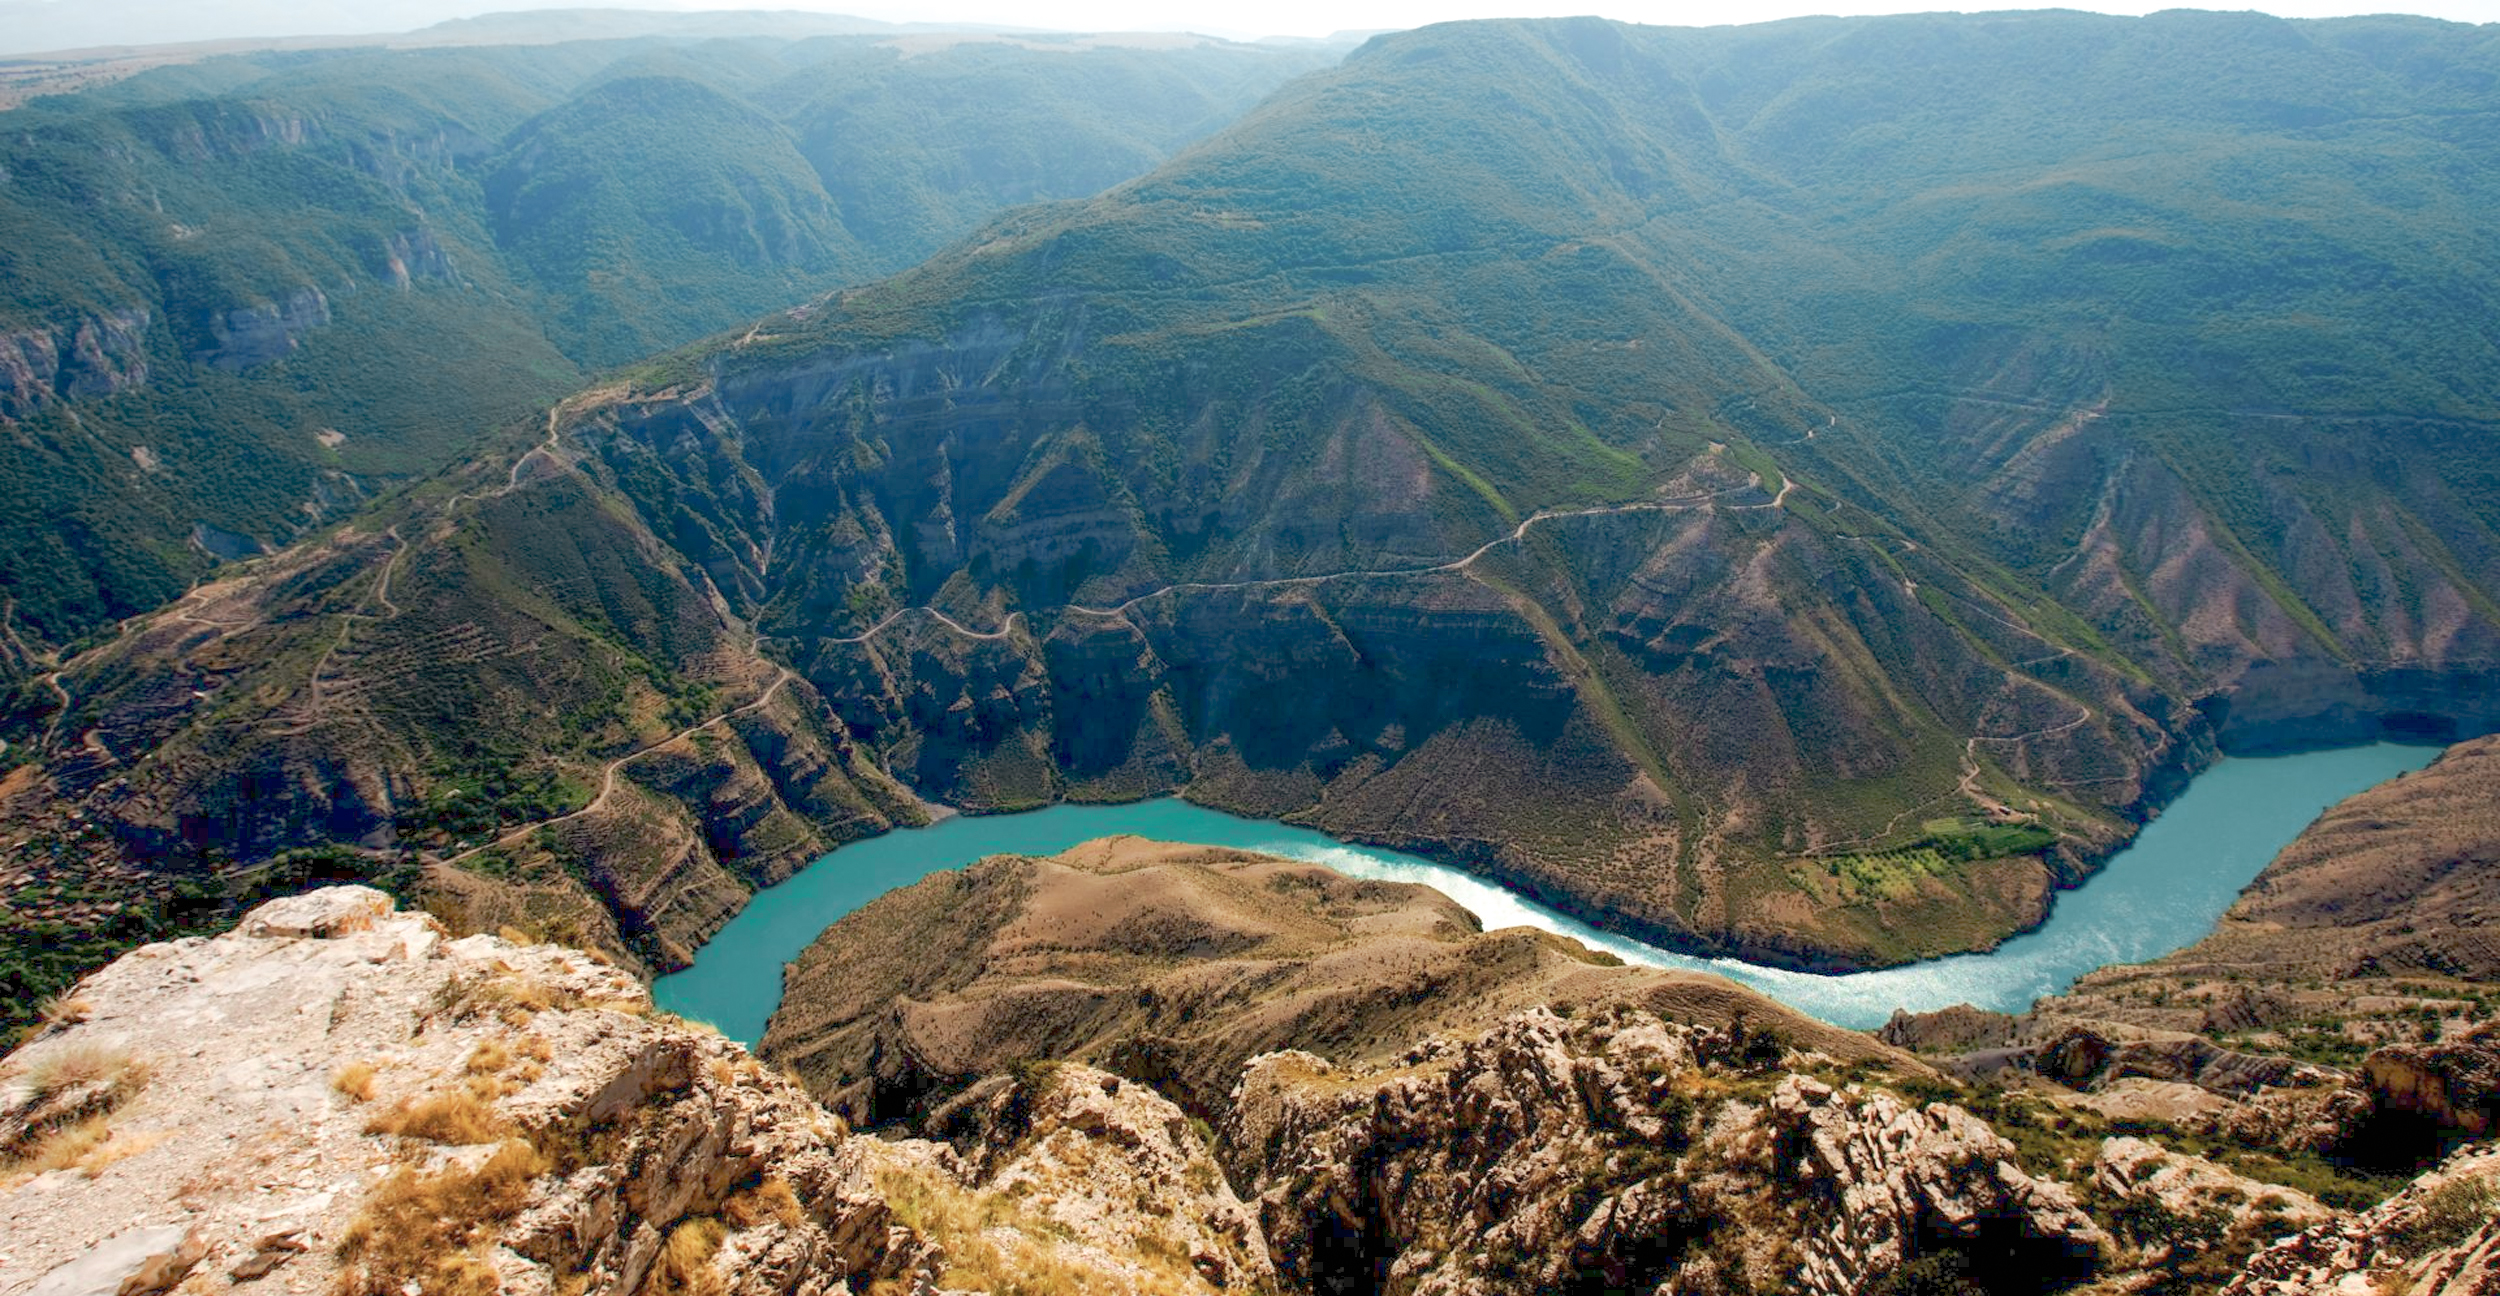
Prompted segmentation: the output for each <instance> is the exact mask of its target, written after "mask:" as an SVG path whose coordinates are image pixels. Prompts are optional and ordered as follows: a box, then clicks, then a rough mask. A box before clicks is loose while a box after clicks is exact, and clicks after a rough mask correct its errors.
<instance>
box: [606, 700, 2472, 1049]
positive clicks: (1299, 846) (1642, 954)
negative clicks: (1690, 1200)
mask: <svg viewBox="0 0 2500 1296" xmlns="http://www.w3.org/2000/svg"><path fill="white" fill-rule="evenodd" d="M2438 754H2439V749H2438V748H2436V747H2410V746H2399V745H2396V744H2393V743H2380V744H2377V745H2375V746H2368V747H2344V748H2338V749H2336V750H2333V751H2321V752H2307V753H2304V754H2301V755H2298V756H2268V757H2240V758H2234V759H2229V760H2225V761H2223V762H2221V763H2220V764H2218V765H2216V766H2214V767H2213V768H2212V769H2210V770H2207V771H2206V772H2205V773H2204V774H2203V775H2202V776H2200V777H2199V778H2197V780H2196V781H2195V783H2193V784H2192V785H2190V786H2189V788H2188V790H2187V791H2186V792H2185V793H2183V794H2181V796H2180V797H2179V799H2178V800H2177V801H2176V802H2173V803H2172V804H2171V806H2170V808H2169V809H2168V810H2167V811H2165V812H2164V813H2163V814H2162V815H2161V817H2160V818H2158V819H2155V820H2154V821H2153V822H2152V823H2151V824H2150V825H2148V826H2147V827H2146V828H2145V829H2144V831H2143V832H2142V833H2141V834H2140V835H2138V836H2137V838H2136V839H2135V841H2134V842H2133V843H2132V844H2130V845H2129V846H2128V847H2127V849H2126V850H2124V851H2122V852H2120V853H2119V854H2118V855H2116V856H2115V857H2113V858H2112V859H2111V860H2110V861H2109V863H2108V864H2106V865H2105V866H2103V867H2102V869H2101V871H2100V872H2098V873H2096V874H2094V875H2093V876H2092V878H2091V879H2090V880H2089V881H2087V882H2086V883H2085V884H2084V885H2083V886H2081V887H2079V888H2077V889H2075V890H2073V891H2068V892H2063V893H2061V894H2060V895H2059V896H2058V897H2057V903H2056V905H2055V907H2054V908H2053V909H2052V910H2051V911H2050V914H2049V920H2048V922H2047V923H2045V924H2043V925H2042V926H2041V927H2040V929H2039V930H2038V931H2035V932H2031V933H2029V934H2027V935H2022V936H2017V937H2015V938H2014V939H2012V940H2009V941H2007V942H2006V943H2005V944H2004V945H2003V946H2001V947H2000V948H1998V949H1997V950H1995V951H1994V952H1992V953H1987V954H1957V955H1954V956H1952V957H1950V958H1941V959H1935V960H1931V961H1929V962H1925V963H1914V964H1911V965H1909V966H1907V967H1899V968H1891V969H1887V970H1885V971H1881V972H1857V973H1851V974H1848V975H1845V976H1818V975H1815V974H1812V973H1806V972H1787V971H1782V970H1780V969H1777V968H1767V967H1760V966H1757V965H1754V964H1751V963H1742V962H1738V961H1736V960H1734V959H1705V958H1694V957H1692V956H1689V955H1684V954H1677V953H1673V952H1671V951H1668V950H1663V949H1659V948H1657V947H1655V946H1652V945H1647V944H1643V943H1642V942H1640V941H1636V940H1633V939H1631V938H1629V937H1626V936H1620V935H1616V934H1614V933H1611V932H1603V931H1599V930H1597V929H1596V928H1593V927H1590V926H1589V925H1588V924H1586V923H1583V922H1580V921H1579V920H1577V919H1574V918H1569V917H1565V916H1564V915H1562V914H1558V913H1556V912H1554V911H1553V910H1551V909H1547V908H1545V907H1544V906H1542V905H1539V904H1536V903H1534V902H1533V901H1529V900H1525V899H1522V898H1520V897H1518V896H1515V895H1513V894H1511V893H1510V892H1508V891H1505V890H1503V889H1502V888H1501V887H1499V886H1496V885H1494V884H1492V883H1490V882H1486V881H1484V880H1482V879H1480V878H1477V877H1474V876H1472V875H1470V874H1467V873H1463V872H1460V871H1459V870H1457V869H1453V868H1449V867H1447V866H1445V865H1440V864H1434V863H1432V862H1431V861H1429V860H1423V859H1418V858H1416V857H1415V856H1412V855H1404V854H1400V853H1398V852H1396V851H1388V850H1379V849H1376V848H1373V847H1369V846H1353V845H1348V844H1346V843H1344V842H1341V841H1338V840H1336V839H1335V838H1333V837H1330V836H1328V835H1326V834H1324V833H1320V832H1316V831H1314V830H1312V829H1309V828H1297V827H1294V826H1292V825H1290V824H1282V823H1276V822H1273V821H1271V820H1263V819H1242V818H1238V817H1236V816H1233V815H1228V814H1224V813H1222V812H1221V811H1216V810H1208V809H1205V808H1203V807H1200V806H1194V805H1191V804H1189V803H1188V802H1186V801H1181V800H1178V799H1174V798H1166V799H1164V800H1159V801H1143V802H1138V803H1136V804H1132V805H1121V806H1054V807H1051V808H1050V809H1047V810H1036V811H1033V812H1031V813H1028V814H1015V815H984V816H979V817H973V816H960V817H956V818H952V819H947V820H945V821H943V822H940V823H937V824H933V825H931V826H930V827H927V828H912V829H904V830H902V831H898V832H891V833H887V834H885V835H884V836H882V837H872V838H870V839H868V840H866V841H862V842H854V843H852V844H850V845H848V846H844V847H842V848H841V849H839V850H836V851H834V852H833V853H831V854H829V855H827V856H825V857H824V858H823V859H820V860H818V861H816V862H815V863H814V864H811V865H809V866H808V867H807V868H806V869H804V870H803V871H801V872H800V873H799V874H798V875H797V876H795V877H792V878H791V879H790V880H789V881H787V882H784V883H782V884H781V885H779V886H777V887H772V888H770V889H768V890H766V891H764V892H763V893H762V894H760V895H758V896H756V897H755V900H754V902H753V903H751V904H749V905H748V906H747V907H746V908H745V909H744V910H742V911H741V912H740V913H739V914H738V916H737V917H735V918H733V919H731V920H730V921H729V925H728V926H726V927H724V928H722V929H721V932H720V934H719V935H718V936H715V937H713V938H712V940H711V942H710V943H709V944H707V945H705V946H704V947H703V948H702V950H701V951H699V952H698V953H697V955H696V957H695V962H694V966H693V967H690V968H688V969H686V970H685V971H683V972H678V973H675V974H673V975H670V976H664V977H661V978H660V979H659V980H658V981H657V982H656V983H654V984H653V986H652V994H653V996H654V997H655V998H656V999H657V1000H658V1001H659V1004H660V1006H661V1007H663V1008H666V1009H668V1010H669V1011H672V1012H676V1013H681V1014H683V1015H685V1016H688V1017H693V1018H697V1019H699V1020H703V1021H708V1022H711V1023H712V1024H713V1025H716V1026H718V1027H720V1028H721V1030H722V1032H723V1033H725V1034H727V1035H729V1036H730V1037H731V1038H733V1039H738V1040H743V1041H745V1042H746V1043H747V1044H749V1045H753V1044H755V1043H756V1042H757V1041H759V1040H761V1039H762V1038H763V1036H764V1023H765V1021H766V1019H768V1018H770V1017H771V1016H772V1012H773V1008H774V1006H775V1005H776V1004H778V1003H779V1002H780V1000H781V969H782V965H783V964H785V963H787V962H789V961H790V960H792V959H795V958H797V957H798V955H799V951H801V950H803V949H805V948H807V946H808V944H809V942H811V941H813V940H815V939H816V937H817V935H818V933H820V932H822V931H823V930H824V929H825V928H826V927H827V926H829V925H831V924H832V923H833V921H834V920H835V919H837V918H840V917H841V916H842V915H844V914H847V913H849V912H851V911H852V910H854V909H857V908H859V907H860V906H861V905H864V904H866V903H868V902H869V901H870V900H873V899H875V898H877V897H878V896H880V895H883V894H884V893H886V892H887V891H890V890H892V889H894V888H895V887H899V886H907V885H909V884H911V883H913V882H917V881H919V880H920V879H921V878H923V877H925V876H927V875H929V874H930V873H933V872H937V871H940V870H943V869H955V868H962V867H963V866H965V865H967V864H970V863H972V862H973V861H974V860H977V859H980V858H982V857H983V856H985V855H998V854H1018V855H1049V854H1055V853H1057V852H1059V851H1063V850H1066V849H1067V848H1068V847H1070V846H1074V845H1076V844H1077V843H1079V842H1084V841H1091V840H1093V839H1094V838H1096V837H1107V836H1111V835H1113V834H1115V833H1132V834H1135V835H1137V836H1140V837H1151V838H1155V839H1157V840H1160V841H1175V842H1194V843H1198V844H1201V845H1207V846H1235V847H1240V848H1243V849H1246V850H1258V851H1266V852H1269V853H1271V854H1276V855H1285V856H1290V857H1292V858H1295V859H1305V860H1312V861H1315V862H1317V863H1321V864H1325V865H1327V866H1329V867H1330V868H1333V869H1336V870H1337V871H1339V872H1341V873H1348V874H1352V875H1354V876H1356V877H1367V878H1387V879H1390V880H1393V881H1398V882H1421V883H1424V884H1426V885H1428V886H1432V887H1436V888H1438V889H1439V890H1441V891H1442V892H1443V893H1444V894H1446V895H1448V896H1449V897H1450V898H1451V899H1453V900H1456V901H1457V902H1458V903H1459V904H1461V905H1463V906H1465V907H1466V908H1467V909H1468V910H1470V911H1471V912H1473V913H1474V914H1475V915H1476V916H1477V917H1478V918H1479V919H1482V920H1483V922H1484V925H1485V927H1486V928H1487V929H1492V928H1497V927H1512V926H1522V925H1524V926H1531V927H1542V928H1544V929H1545V930H1547V931H1553V932H1560V933H1562V934H1563V935H1566V936H1570V937H1573V938H1575V939H1578V940H1580V941H1583V942H1586V943H1587V944H1589V945H1591V946H1593V947H1595V948H1598V949H1603V950H1606V951H1608V952H1610V953H1613V954H1616V955H1619V956H1621V957H1622V958H1623V960H1624V961H1625V962H1628V963H1637V964H1642V965H1645V966H1650V967H1673V968H1697V969H1700V970H1702V971H1707V972H1717V973H1719V974H1721V975H1723V976H1727V977H1731V978H1733V979H1735V980H1738V981H1742V982H1744V983H1745V984H1747V985H1750V986H1753V987H1755V988H1756V989H1759V990H1761V991H1763V992H1764V993H1766V994H1769V995H1770V996H1772V997H1773V998H1776V999H1779V1000H1781V1001H1783V1002H1785V1003H1787V1004H1789V1005H1790V1006H1792V1007H1795V1008H1797V1009H1799V1010H1800V1011H1803V1012H1806V1013H1809V1014H1811V1015H1813V1016H1816V1017H1820V1018H1822V1019H1823V1020H1825V1021H1828V1022H1832V1023H1834V1024H1836V1025H1841V1026H1852V1027H1858V1028H1861V1029H1864V1028H1869V1027H1874V1026H1878V1025H1881V1024H1882V1023H1883V1021H1884V1019H1885V1018H1886V1017H1888V1016H1890V1015H1891V1014H1892V1010H1893V1009H1895V1008H1907V1009H1909V1010H1911V1011H1912V1012H1922V1011H1926V1010H1930V1009H1935V1008H1943V1007H1948V1006H1950V1005H1952V1004H1957V1003H1970V1004H1976V1005H1978V1006H1980V1007H1982V1008H1994V1009H1998V1010H2000V1011H2004V1012H2020V1011H2022V1010H2023V1009H2025V1008H2027V1007H2029V1006H2030V1005H2031V1001H2032V1000H2034V999H2036V998H2039V997H2040V996H2042V995H2047V994H2055V993H2057V992H2059V991H2061V990H2064V989H2065V988H2066V987H2068V986H2070V985H2072V984H2074V981H2075V978H2077V977H2079V976H2082V975H2083V974H2084V973H2086V972H2090V971H2092V970H2093V969H2095V968H2099V967H2102V966H2104V965H2106V964H2110V963H2138V962H2142V961H2144V960H2146V959H2150V958H2158V957H2160V956H2162V955H2164V954H2167V953H2169V952H2171V951H2172V950H2175V949H2178V948H2180V947H2182V946H2185V945H2190V944H2193V943H2195V942H2196V941H2197V940H2199V939H2200V938H2202V937H2203V936H2204V935H2205V933H2207V932H2209V931H2211V930H2212V929H2213V924H2214V920H2215V919H2216V918H2218V917H2220V916H2221V915H2222V911H2223V910H2225V909H2227V908H2229V907H2230V905H2231V901H2232V899H2233V898H2234V897H2236V896H2237V895H2238V894H2239V892H2240V889H2241V888H2242V887H2245V886H2247V885H2248V882H2249V880H2250V879H2251V878H2254V877H2255V876H2257V873H2258V870H2260V869H2263V868H2264V867H2265V866H2266V862H2267V861H2268V860H2271V859H2273V858H2274V856H2275V853H2276V852H2277V851H2280V850H2282V849H2283V847H2285V846H2287V845H2289V844H2290V843H2291V841H2292V839H2293V838H2295V837H2297V836H2299V835H2300V832H2301V830H2302V829H2303V828H2306V827H2308V826H2309V823H2310V821H2311V820H2313V819H2315V818H2317V816H2318V814H2319V812H2320V811H2323V810H2325V809H2326V808H2327V807H2328V806H2331V805H2333V804H2335V803H2336V802H2337V801H2340V800H2342V799H2344V798H2345V797H2347V796H2350V795H2352V794H2353V793H2355V792H2359V791H2361V790H2362V789H2364V788H2367V787H2370V786H2372V785H2374V784H2377V783H2380V782H2383V781H2385V780H2386V779H2389V778H2392V777H2394V776H2396V775H2398V774H2401V773H2404V772H2406V771H2409V770H2416V769H2420V768H2421V767H2422V766H2424V765H2427V764H2429V763H2430V762H2431V760H2432V759H2433V758H2434V757H2436V756H2437V755H2438Z"/></svg>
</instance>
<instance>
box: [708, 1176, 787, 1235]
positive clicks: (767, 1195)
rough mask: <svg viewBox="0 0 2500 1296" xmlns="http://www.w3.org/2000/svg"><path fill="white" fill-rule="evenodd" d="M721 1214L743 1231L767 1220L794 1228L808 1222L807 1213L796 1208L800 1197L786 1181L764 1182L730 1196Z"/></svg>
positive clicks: (723, 1205)
mask: <svg viewBox="0 0 2500 1296" xmlns="http://www.w3.org/2000/svg"><path fill="white" fill-rule="evenodd" d="M721 1213H722V1214H723V1215H726V1216H728V1218H729V1222H730V1223H732V1224H735V1225H737V1226H738V1227H739V1228H742V1229H750V1228H754V1227H755V1226H756V1225H758V1224H761V1223H763V1222H764V1221H766V1220H779V1221H781V1222H782V1223H783V1224H786V1225H788V1226H790V1227H792V1228H797V1227H798V1226H799V1225H800V1224H801V1223H803V1222H804V1221H805V1220H806V1219H807V1211H806V1210H805V1209H804V1208H803V1207H801V1206H800V1205H799V1195H798V1194H797V1193H796V1192H794V1191H792V1190H791V1188H790V1181H789V1180H787V1179H780V1178H774V1179H767V1180H765V1181H764V1182H762V1183H760V1184H757V1185H756V1186H755V1187H753V1188H749V1189H747V1190H746V1191H744V1192H740V1193H733V1194H731V1196H730V1198H729V1200H728V1201H726V1202H723V1203H721Z"/></svg>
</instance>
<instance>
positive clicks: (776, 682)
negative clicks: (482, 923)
mask: <svg viewBox="0 0 2500 1296" xmlns="http://www.w3.org/2000/svg"><path fill="white" fill-rule="evenodd" d="M797 678H798V672H796V671H793V670H791V669H790V668H789V667H787V666H783V667H780V668H779V673H778V674H776V675H774V676H773V682H772V683H770V684H768V685H766V686H765V687H764V691H763V692H762V693H759V694H757V695H756V697H755V700H754V701H752V702H749V703H747V704H746V705H744V706H740V707H733V708H731V709H730V710H727V711H723V712H721V713H720V714H719V715H716V716H713V717H712V718H711V719H709V720H706V721H704V722H703V723H701V724H697V725H689V726H687V727H686V728H683V729H680V730H678V731H677V732H675V733H673V734H670V735H669V736H668V737H666V738H662V739H660V740H659V741H657V742H653V743H648V744H645V745H644V746H641V747H637V748H635V749H634V750H632V751H630V752H627V753H625V754H624V755H622V756H619V757H617V758H616V759H615V760H612V761H609V762H608V763H607V765H606V766H605V767H604V768H602V769H601V770H600V771H599V794H598V795H597V796H594V797H592V798H591V799H590V800H589V802H588V803H587V804H585V805H583V806H582V808H581V809H579V810H575V811H573V812H572V813H570V814H561V815H557V816H556V817H555V818H553V819H541V820H538V821H537V822H535V823H526V824H523V825H521V826H520V827H518V828H515V829H513V830H511V831H510V832H507V833H505V834H503V835H502V836H500V837H497V838H495V839H494V840H493V841H490V842H487V843H486V844H485V845H483V846H472V847H470V848H469V849H467V850H464V851H462V852H460V853H459V854H457V855H453V856H450V857H448V858H445V859H440V860H435V861H433V865H434V867H437V868H449V867H451V866H453V865H455V864H458V863H459V862H460V861H462V860H464V859H467V858H469V857H470V856H472V855H479V854H483V853H484V852H486V851H490V850H494V849H495V848H497V847H499V846H506V845H509V844H511V843H513V842H516V841H519V840H520V839H522V838H523V837H527V836H529V835H530V834H531V833H534V832H537V831H538V830H539V829H541V828H553V827H554V826H556V825H557V824H560V823H568V822H570V821H572V820H575V819H579V818H581V817H582V816H584V815H587V814H590V813H591V812H593V811H595V810H597V809H599V808H600V807H601V806H604V805H606V804H607V802H608V798H609V797H611V796H614V795H615V794H616V776H617V774H618V773H619V772H620V771H622V770H623V769H624V768H625V767H626V766H627V765H628V764H631V763H632V762H634V761H636V760H639V759H641V758H642V757H645V756H648V755H650V754H651V753H653V752H655V751H658V750H659V749H661V748H662V747H666V746H668V745H669V744H670V743H674V742H679V741H682V740H684V739H687V738H691V737H693V736H695V735H696V734H699V733H701V732H703V731H704V730H706V729H711V728H716V727H718V726H720V725H722V724H726V723H728V722H729V721H730V720H733V719H735V718H737V717H739V716H742V715H745V714H747V713H748V712H750V711H755V710H759V709H761V708H762V707H764V706H765V705H766V704H767V703H770V702H771V701H772V700H773V698H774V696H775V695H776V694H778V693H780V692H781V690H782V686H784V685H786V684H788V683H789V682H790V681H792V680H794V679H797Z"/></svg>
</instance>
